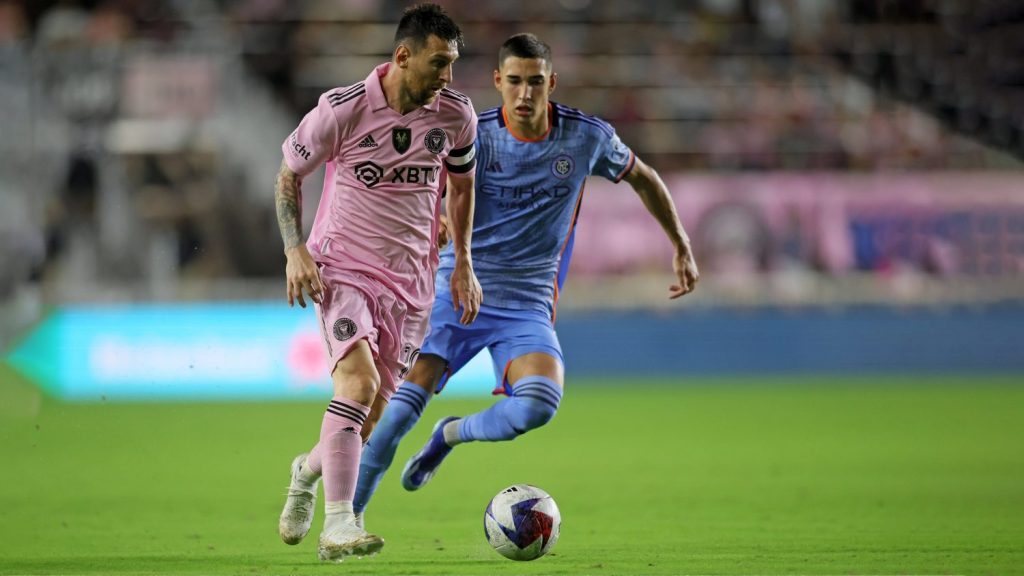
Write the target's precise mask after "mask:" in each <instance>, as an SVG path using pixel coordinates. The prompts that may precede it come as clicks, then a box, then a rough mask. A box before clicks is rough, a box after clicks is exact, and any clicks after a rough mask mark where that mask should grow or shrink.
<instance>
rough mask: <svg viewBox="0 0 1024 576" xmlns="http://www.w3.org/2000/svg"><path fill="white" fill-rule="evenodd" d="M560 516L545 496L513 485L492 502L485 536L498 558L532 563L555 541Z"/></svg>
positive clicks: (537, 490)
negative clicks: (499, 555)
mask: <svg viewBox="0 0 1024 576" xmlns="http://www.w3.org/2000/svg"><path fill="white" fill-rule="evenodd" d="M561 524H562V515H561V514H560V513H559V512H558V505H556V504H555V501H554V499H552V498H551V496H550V495H548V493H547V492H545V491H543V490H541V489H540V488H537V487H536V486H530V485H529V484H515V485H513V486H509V487H508V488H505V489H504V490H502V491H501V492H498V495H497V496H495V497H494V498H492V499H491V502H490V504H488V505H487V511H486V512H485V513H484V533H485V534H486V535H487V541H488V542H490V544H491V547H493V548H494V549H495V550H496V551H497V552H498V554H501V555H502V556H504V557H505V558H509V559H511V560H535V559H537V558H540V557H541V556H543V555H545V554H547V553H548V552H549V551H550V550H551V549H552V548H553V547H554V546H555V542H556V541H558V530H559V526H560V525H561Z"/></svg>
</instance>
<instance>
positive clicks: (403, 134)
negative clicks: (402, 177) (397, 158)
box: [391, 128, 412, 154]
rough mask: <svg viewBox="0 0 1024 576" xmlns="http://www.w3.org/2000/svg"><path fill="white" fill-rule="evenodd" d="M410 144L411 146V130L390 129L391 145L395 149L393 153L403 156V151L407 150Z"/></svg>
mask: <svg viewBox="0 0 1024 576" xmlns="http://www.w3.org/2000/svg"><path fill="white" fill-rule="evenodd" d="M410 144H412V129H410V128H392V129H391V145H392V146H394V147H395V152H398V153H399V154H405V151H406V150H408V149H409V145H410Z"/></svg>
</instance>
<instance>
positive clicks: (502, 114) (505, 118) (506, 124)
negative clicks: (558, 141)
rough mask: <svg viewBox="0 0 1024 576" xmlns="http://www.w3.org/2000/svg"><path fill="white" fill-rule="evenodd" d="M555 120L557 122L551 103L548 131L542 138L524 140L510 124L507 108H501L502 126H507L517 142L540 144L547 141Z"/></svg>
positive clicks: (549, 105)
mask: <svg viewBox="0 0 1024 576" xmlns="http://www.w3.org/2000/svg"><path fill="white" fill-rule="evenodd" d="M554 120H555V107H554V106H552V105H551V103H550V102H548V129H547V130H545V131H544V133H543V134H541V135H540V136H537V137H536V138H523V137H522V136H520V135H519V134H516V132H515V130H513V129H512V124H510V123H509V121H508V116H506V115H505V107H504V106H502V107H501V122H502V124H504V125H505V129H506V130H508V133H509V134H511V135H512V137H513V138H515V139H516V140H519V141H520V142H540V141H542V140H544V139H546V138H547V137H548V134H551V126H552V124H553V123H554Z"/></svg>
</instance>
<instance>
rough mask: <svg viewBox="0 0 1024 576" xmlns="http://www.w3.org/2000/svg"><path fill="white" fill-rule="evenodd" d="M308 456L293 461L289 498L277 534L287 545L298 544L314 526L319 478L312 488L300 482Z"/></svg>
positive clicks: (300, 455) (301, 455)
mask: <svg viewBox="0 0 1024 576" xmlns="http://www.w3.org/2000/svg"><path fill="white" fill-rule="evenodd" d="M306 456H308V454H299V455H298V456H296V457H295V459H294V460H292V475H291V481H290V482H289V483H288V498H287V499H286V500H285V501H284V510H282V511H281V519H280V521H279V522H278V524H277V533H278V534H280V535H281V540H284V543H285V544H298V543H299V542H302V539H303V538H305V537H306V534H307V533H309V527H310V525H312V524H313V510H314V509H316V491H317V487H318V486H319V485H320V479H319V478H317V479H316V480H314V481H313V484H312V485H311V486H310V485H308V484H306V483H304V482H302V481H301V480H299V470H301V469H302V463H303V462H305V461H306Z"/></svg>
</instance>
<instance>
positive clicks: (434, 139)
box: [423, 128, 448, 154]
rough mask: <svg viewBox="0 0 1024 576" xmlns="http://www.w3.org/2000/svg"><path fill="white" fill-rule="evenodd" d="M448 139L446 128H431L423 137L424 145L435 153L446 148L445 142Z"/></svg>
mask: <svg viewBox="0 0 1024 576" xmlns="http://www.w3.org/2000/svg"><path fill="white" fill-rule="evenodd" d="M447 140H448V135H447V134H445V133H444V130H442V129H440V128H431V129H430V131H429V132H427V135H426V136H424V137H423V145H424V146H426V147H427V150H429V151H431V152H433V153H434V154H440V153H441V152H442V151H443V150H444V143H445V142H446V141H447Z"/></svg>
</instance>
